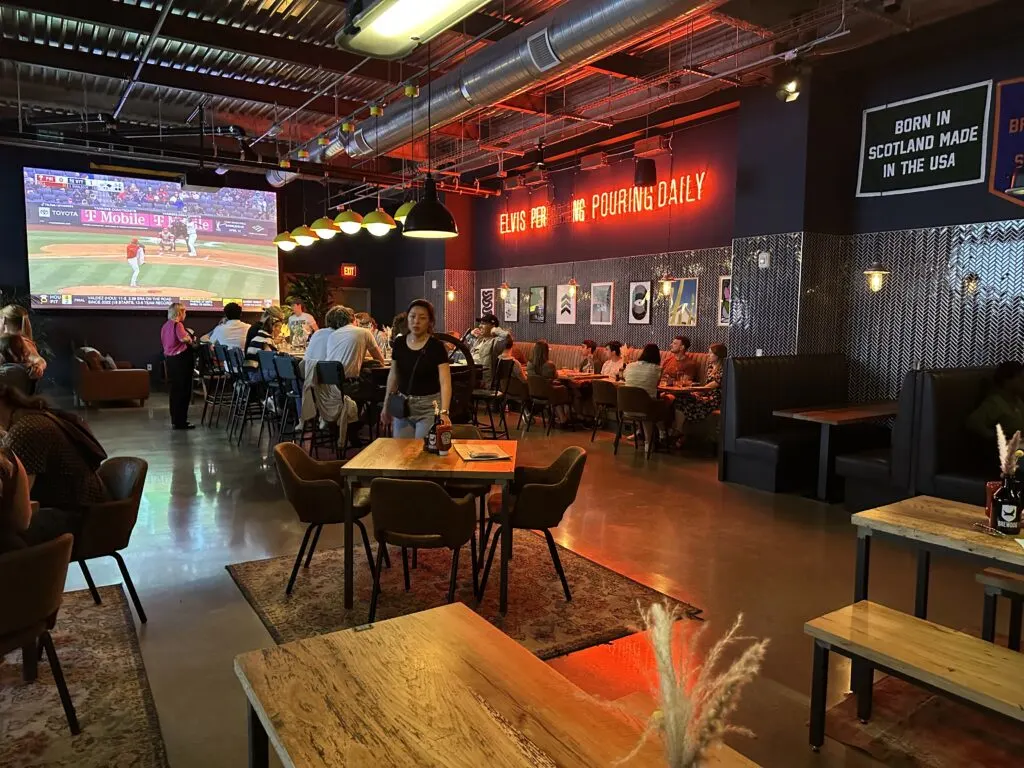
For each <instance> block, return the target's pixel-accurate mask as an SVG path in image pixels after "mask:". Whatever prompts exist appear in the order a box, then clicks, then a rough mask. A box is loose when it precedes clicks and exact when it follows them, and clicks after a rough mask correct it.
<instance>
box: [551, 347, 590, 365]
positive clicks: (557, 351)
mask: <svg viewBox="0 0 1024 768" xmlns="http://www.w3.org/2000/svg"><path fill="white" fill-rule="evenodd" d="M551 362H552V363H554V364H555V368H557V369H558V370H560V371H561V370H563V369H568V370H570V371H578V370H579V368H580V364H581V363H582V362H583V347H582V345H579V344H575V345H574V344H552V345H551Z"/></svg>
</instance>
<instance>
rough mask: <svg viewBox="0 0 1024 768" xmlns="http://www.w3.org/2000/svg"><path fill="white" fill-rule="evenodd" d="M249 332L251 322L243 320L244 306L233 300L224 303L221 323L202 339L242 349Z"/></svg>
mask: <svg viewBox="0 0 1024 768" xmlns="http://www.w3.org/2000/svg"><path fill="white" fill-rule="evenodd" d="M248 333H249V324H248V323H243V322H242V308H241V307H240V306H239V305H238V304H236V303H235V302H233V301H231V302H228V303H227V304H225V305H224V319H223V320H221V322H220V325H218V326H217V327H216V328H214V329H213V330H212V331H210V332H209V333H208V334H206V335H205V336H203V338H202V339H201V341H208V342H209V343H210V344H223V345H224V346H225V347H238V348H239V349H241V348H242V347H243V346H245V337H246V334H248Z"/></svg>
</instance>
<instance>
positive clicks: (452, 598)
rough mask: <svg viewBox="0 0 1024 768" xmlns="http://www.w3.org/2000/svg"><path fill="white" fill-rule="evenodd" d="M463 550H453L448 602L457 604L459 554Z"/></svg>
mask: <svg viewBox="0 0 1024 768" xmlns="http://www.w3.org/2000/svg"><path fill="white" fill-rule="evenodd" d="M461 551H462V550H461V548H459V549H453V550H452V571H451V574H450V575H449V576H448V602H449V603H454V602H455V587H456V585H457V584H458V582H459V552H461Z"/></svg>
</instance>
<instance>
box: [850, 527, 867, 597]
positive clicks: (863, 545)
mask: <svg viewBox="0 0 1024 768" xmlns="http://www.w3.org/2000/svg"><path fill="white" fill-rule="evenodd" d="M870 570H871V531H870V530H868V529H866V528H858V529H857V571H856V575H855V576H854V579H853V602H855V603H856V602H859V601H860V600H867V599H868V574H869V571H870Z"/></svg>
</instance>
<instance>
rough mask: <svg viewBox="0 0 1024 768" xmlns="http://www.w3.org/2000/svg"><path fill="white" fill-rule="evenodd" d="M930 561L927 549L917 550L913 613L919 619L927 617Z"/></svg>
mask: <svg viewBox="0 0 1024 768" xmlns="http://www.w3.org/2000/svg"><path fill="white" fill-rule="evenodd" d="M931 562H932V553H931V552H929V551H928V550H927V549H919V550H917V589H916V591H915V593H914V615H915V616H916V617H917V618H919V619H927V618H928V575H929V571H930V569H931Z"/></svg>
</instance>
